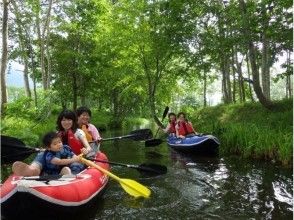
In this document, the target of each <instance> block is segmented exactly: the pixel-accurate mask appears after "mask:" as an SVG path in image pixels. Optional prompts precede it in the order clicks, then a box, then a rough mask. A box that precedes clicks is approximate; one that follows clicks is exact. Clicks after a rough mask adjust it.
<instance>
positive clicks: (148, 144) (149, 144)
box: [145, 106, 169, 147]
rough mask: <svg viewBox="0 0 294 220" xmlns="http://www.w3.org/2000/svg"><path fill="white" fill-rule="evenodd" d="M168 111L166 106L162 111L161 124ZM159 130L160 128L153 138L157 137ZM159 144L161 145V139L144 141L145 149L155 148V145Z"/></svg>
mask: <svg viewBox="0 0 294 220" xmlns="http://www.w3.org/2000/svg"><path fill="white" fill-rule="evenodd" d="M168 111H169V107H168V106H166V107H165V109H164V112H163V114H162V119H161V122H163V120H164V119H165V117H166V115H167V113H168ZM159 129H160V127H159V128H158V129H157V132H156V134H155V136H154V137H156V136H157V133H158V131H159ZM161 143H162V140H161V139H155V138H153V139H149V140H147V141H145V147H152V146H157V145H159V144H161Z"/></svg>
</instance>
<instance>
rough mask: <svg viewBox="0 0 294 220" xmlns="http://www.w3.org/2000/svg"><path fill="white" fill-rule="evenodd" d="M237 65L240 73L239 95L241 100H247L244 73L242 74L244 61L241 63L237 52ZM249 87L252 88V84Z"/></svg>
mask: <svg viewBox="0 0 294 220" xmlns="http://www.w3.org/2000/svg"><path fill="white" fill-rule="evenodd" d="M233 59H234V60H235V63H236V66H237V69H236V71H237V73H238V83H239V97H240V102H245V100H246V97H245V86H244V80H243V74H242V62H243V61H242V62H240V63H239V61H238V55H237V52H235V53H234V58H233ZM249 88H250V89H251V87H250V85H249Z"/></svg>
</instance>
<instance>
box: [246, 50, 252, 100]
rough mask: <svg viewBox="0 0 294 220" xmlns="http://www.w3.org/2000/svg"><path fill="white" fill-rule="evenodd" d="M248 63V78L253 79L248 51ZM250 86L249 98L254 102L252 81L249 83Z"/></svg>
mask: <svg viewBox="0 0 294 220" xmlns="http://www.w3.org/2000/svg"><path fill="white" fill-rule="evenodd" d="M246 64H247V72H248V79H251V74H250V64H249V55H248V53H247V54H246ZM248 87H249V98H250V99H251V101H252V102H254V98H253V93H252V88H251V83H248Z"/></svg>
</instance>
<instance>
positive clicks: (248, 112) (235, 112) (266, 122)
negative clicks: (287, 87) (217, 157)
mask: <svg viewBox="0 0 294 220" xmlns="http://www.w3.org/2000/svg"><path fill="white" fill-rule="evenodd" d="M275 104H276V105H277V106H279V110H276V111H275V112H271V111H268V110H266V109H264V108H263V107H262V106H261V105H260V104H258V103H244V104H235V105H219V106H216V107H207V108H201V109H198V110H197V111H196V112H195V113H194V114H193V117H192V121H193V122H194V124H195V126H196V128H198V130H199V132H200V133H214V134H215V135H216V136H218V137H219V138H220V140H221V147H220V151H221V153H222V154H231V153H235V154H239V155H242V156H244V157H254V158H265V159H275V160H277V161H280V162H282V163H284V164H291V161H292V155H293V147H292V146H293V139H292V137H293V102H292V100H283V101H279V102H276V103H275Z"/></svg>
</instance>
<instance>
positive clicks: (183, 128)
mask: <svg viewBox="0 0 294 220" xmlns="http://www.w3.org/2000/svg"><path fill="white" fill-rule="evenodd" d="M177 118H178V121H177V123H176V126H175V128H176V136H177V138H182V139H184V138H186V136H187V135H190V134H197V132H196V131H195V130H194V128H193V125H192V123H191V122H189V121H188V120H187V119H186V115H185V113H184V112H180V113H178V117H177Z"/></svg>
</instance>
